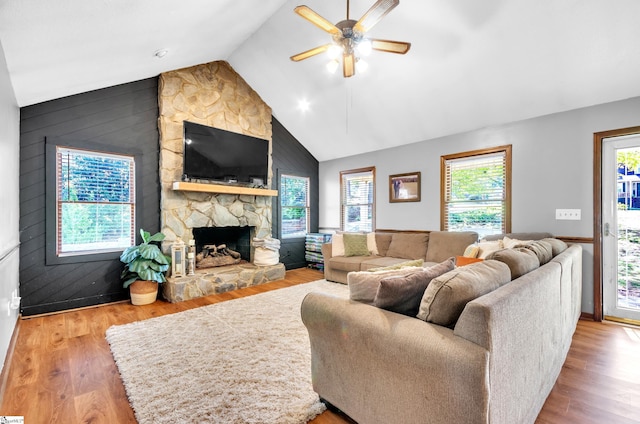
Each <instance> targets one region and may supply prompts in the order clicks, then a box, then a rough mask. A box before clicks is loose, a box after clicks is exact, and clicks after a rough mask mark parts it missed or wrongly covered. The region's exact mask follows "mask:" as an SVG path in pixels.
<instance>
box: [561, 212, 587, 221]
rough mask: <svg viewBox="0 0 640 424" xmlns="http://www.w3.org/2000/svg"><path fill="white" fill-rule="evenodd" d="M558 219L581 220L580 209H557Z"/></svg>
mask: <svg viewBox="0 0 640 424" xmlns="http://www.w3.org/2000/svg"><path fill="white" fill-rule="evenodd" d="M556 219H562V220H573V221H580V220H581V219H582V217H581V210H580V209H556Z"/></svg>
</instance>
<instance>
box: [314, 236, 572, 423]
mask: <svg viewBox="0 0 640 424" xmlns="http://www.w3.org/2000/svg"><path fill="white" fill-rule="evenodd" d="M527 236H529V237H532V235H527ZM533 236H535V235H533ZM544 243H546V242H544ZM544 243H542V242H536V245H537V246H538V247H537V249H538V250H536V249H532V250H530V251H526V252H525V251H524V250H523V249H524V248H523V247H516V248H514V249H513V251H502V250H499V251H498V252H494V254H493V257H494V259H487V260H485V261H483V262H479V263H475V264H471V265H468V266H465V267H458V268H455V269H454V270H452V271H449V272H447V273H445V274H442V275H440V276H439V277H436V278H434V279H433V280H431V282H430V283H428V286H427V288H426V291H425V292H424V296H423V297H422V299H421V304H420V312H419V314H418V316H420V315H422V318H423V319H426V321H425V320H423V319H418V318H416V317H413V316H407V315H402V314H399V313H396V312H391V311H389V310H385V309H381V308H378V307H375V306H373V305H371V304H367V303H365V302H360V301H354V300H350V299H349V300H347V299H339V298H335V297H331V296H328V295H324V294H321V293H311V294H309V295H307V296H306V298H305V299H304V301H303V303H302V307H301V315H302V320H303V322H304V324H305V325H306V327H307V329H308V332H309V338H310V342H311V355H312V357H311V361H312V376H313V387H314V390H315V391H316V392H317V393H318V394H319V395H320V397H321V398H323V399H324V400H326V401H327V402H328V403H330V404H332V405H333V406H335V407H336V408H338V409H340V410H342V411H343V412H344V413H345V414H347V415H348V416H350V417H351V418H352V419H354V420H355V421H356V422H358V423H360V424H378V423H379V424H392V423H402V424H412V423H416V424H417V423H420V424H425V423H441V424H450V423H456V424H464V423H483V424H487V423H491V424H518V423H533V422H534V421H535V420H536V417H537V415H538V413H539V412H540V410H541V408H542V405H543V404H544V402H545V399H546V398H547V396H548V394H549V392H550V391H551V389H552V387H553V385H554V383H555V381H556V379H557V377H558V375H559V373H560V370H561V367H562V365H563V363H564V360H565V358H566V355H567V352H568V350H569V346H570V344H571V338H572V335H573V333H574V331H575V328H576V324H577V320H578V319H579V317H580V311H581V308H580V302H581V289H582V249H581V247H580V245H570V246H568V247H567V248H566V249H565V250H563V247H562V244H563V243H558V244H557V245H558V246H560V247H559V248H557V247H556V246H555V245H554V247H553V254H555V256H553V255H552V256H553V258H550V256H549V257H548V258H546V257H545V256H547V254H548V252H547V251H551V249H547V248H546V247H544V248H540V246H542V245H543V244H544ZM545 246H546V245H545ZM564 247H566V245H565V246H564ZM543 250H545V251H544V252H543ZM531 251H533V252H534V254H535V255H536V256H537V257H539V258H542V260H543V261H544V260H547V259H549V258H550V260H549V261H548V262H546V263H543V264H538V266H536V267H531V266H530V265H528V264H529V263H530V258H531V253H530V252H531ZM514 258H515V259H514ZM518 258H521V259H522V262H521V263H516V262H518ZM497 259H501V260H504V261H505V262H501V261H499V260H497ZM507 263H508V264H507ZM523 264H524V265H523ZM528 268H535V269H528ZM514 270H517V272H519V273H520V272H522V275H520V276H518V277H517V278H515V279H513V280H512V279H511V275H512V273H513V272H514ZM489 280H491V281H489ZM488 283H490V284H488ZM485 284H488V285H486V290H484V291H486V294H483V295H480V296H479V297H477V298H475V299H473V300H470V301H468V302H467V301H466V300H465V301H464V302H462V303H460V300H461V298H460V297H459V295H460V294H459V293H460V292H465V291H466V290H470V289H475V288H477V287H478V286H483V285H485ZM456 293H457V294H456ZM440 296H443V297H440ZM456 296H458V297H457V298H456ZM427 298H428V299H427ZM434 298H439V299H441V300H442V299H444V301H442V302H440V304H439V306H437V305H436V302H432V303H430V304H428V305H427V306H425V299H426V302H427V303H428V302H431V301H433V299H434ZM456 302H457V307H460V310H461V313H459V312H456V313H455V314H454V316H453V317H454V319H453V321H448V320H449V319H450V318H451V315H450V314H451V310H447V304H448V303H450V304H454V303H456ZM436 306H437V307H438V308H440V311H436V310H435V309H436ZM454 309H455V308H454ZM443 311H444V312H445V314H444V315H442V312H443ZM458 313H459V316H457V314H458ZM439 314H440V315H439ZM447 314H449V315H447ZM438 316H446V317H447V318H437V317H438ZM429 317H432V318H433V319H429ZM442 319H444V321H442V322H441V324H445V325H440V324H438V323H437V321H438V320H442ZM433 321H435V322H433Z"/></svg>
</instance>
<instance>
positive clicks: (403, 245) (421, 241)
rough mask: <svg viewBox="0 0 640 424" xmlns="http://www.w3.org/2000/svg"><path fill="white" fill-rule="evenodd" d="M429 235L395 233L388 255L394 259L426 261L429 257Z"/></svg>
mask: <svg viewBox="0 0 640 424" xmlns="http://www.w3.org/2000/svg"><path fill="white" fill-rule="evenodd" d="M428 241H429V234H406V233H395V234H394V235H393V237H392V238H391V244H390V245H389V250H387V255H386V256H389V257H392V258H402V259H424V258H425V257H426V256H427V242H428Z"/></svg>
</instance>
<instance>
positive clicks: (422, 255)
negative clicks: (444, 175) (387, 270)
mask: <svg viewBox="0 0 640 424" xmlns="http://www.w3.org/2000/svg"><path fill="white" fill-rule="evenodd" d="M334 238H335V236H334ZM375 240H376V243H375V244H376V247H377V252H374V253H377V254H371V255H368V256H344V255H342V256H335V255H334V252H333V249H332V243H325V244H323V245H322V256H323V257H324V278H325V279H327V280H328V281H335V282H338V283H343V284H346V283H347V274H349V272H352V271H366V270H368V269H372V268H379V267H386V266H391V265H396V264H399V263H402V262H406V261H409V260H417V259H422V260H424V263H425V266H429V265H435V264H436V263H439V262H442V261H443V260H445V259H447V258H449V257H451V256H461V255H462V254H463V253H464V250H465V248H466V247H467V246H469V245H470V244H472V243H475V242H476V241H478V233H475V232H471V231H468V232H448V231H431V232H389V233H387V232H376V233H375Z"/></svg>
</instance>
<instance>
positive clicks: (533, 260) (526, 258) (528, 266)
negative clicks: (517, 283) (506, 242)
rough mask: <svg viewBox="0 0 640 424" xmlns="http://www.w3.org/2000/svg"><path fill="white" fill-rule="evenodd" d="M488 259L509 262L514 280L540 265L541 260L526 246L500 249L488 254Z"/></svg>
mask: <svg viewBox="0 0 640 424" xmlns="http://www.w3.org/2000/svg"><path fill="white" fill-rule="evenodd" d="M487 259H493V260H496V261H500V262H504V263H505V264H507V266H508V267H509V269H510V270H511V279H512V280H515V279H516V278H518V277H520V276H522V275H524V274H526V273H527V272H531V271H533V270H534V269H537V268H539V267H540V261H539V260H538V257H537V256H536V254H535V253H533V252H532V251H531V250H529V249H525V248H524V247H517V248H515V249H503V250H498V251H497V252H493V253H492V254H490V255H489V256H487Z"/></svg>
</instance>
